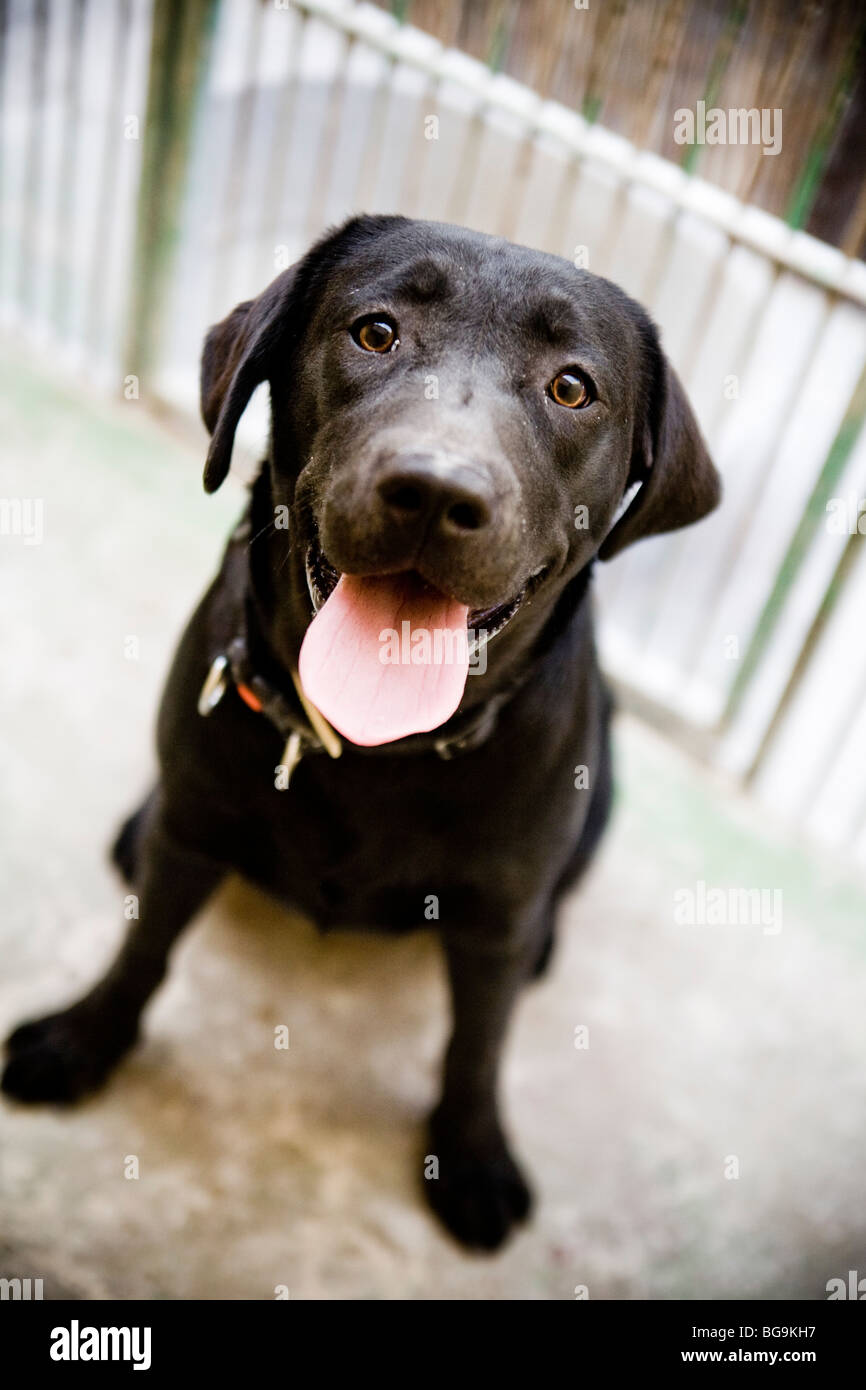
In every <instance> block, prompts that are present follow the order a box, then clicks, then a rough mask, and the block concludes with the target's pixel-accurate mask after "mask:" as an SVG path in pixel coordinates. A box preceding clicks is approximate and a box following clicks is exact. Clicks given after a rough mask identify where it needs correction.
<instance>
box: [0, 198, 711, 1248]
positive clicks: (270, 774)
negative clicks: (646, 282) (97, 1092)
mask: <svg viewBox="0 0 866 1390" xmlns="http://www.w3.org/2000/svg"><path fill="white" fill-rule="evenodd" d="M263 381H268V382H269V383H270V391H271V402H272V415H273V425H272V433H271V446H270V451H269V457H268V459H267V461H266V465H265V466H264V467H263V469H262V473H261V476H260V477H259V478H258V480H257V481H256V483H255V485H254V487H253V489H252V495H251V502H250V507H249V511H248V513H247V516H246V517H245V519H244V520H243V522H242V523H241V525H240V527H239V528H238V531H237V532H236V533H235V535H234V536H233V538H232V541H231V542H230V544H229V547H228V550H227V552H226V556H225V559H224V562H223V565H222V568H221V570H220V572H219V574H218V575H217V578H216V580H215V581H214V583H213V584H212V585H211V588H210V589H209V590H208V592H207V594H206V595H205V598H204V599H203V601H202V603H201V604H200V606H199V608H198V610H197V611H196V613H195V615H194V617H193V619H192V621H191V623H190V625H189V627H188V628H187V631H186V634H185V636H184V637H183V640H182V642H181V644H180V648H179V650H178V653H177V656H176V658H175V662H174V665H173V668H172V671H171V674H170V676H169V679H168V684H167V688H166V691H165V695H164V698H163V701H162V707H161V711H160V715H159V725H158V744H159V754H160V762H161V767H162V774H161V779H160V781H159V783H158V785H157V787H156V788H155V790H154V791H153V792H152V793H151V795H150V796H149V798H148V799H147V801H146V802H145V804H144V805H143V806H142V807H141V809H140V810H139V811H137V812H136V814H135V815H134V816H132V817H131V819H130V820H129V821H128V822H127V823H126V825H125V826H124V828H123V830H122V831H121V834H120V837H119V839H118V842H117V844H116V846H115V851H114V853H115V859H116V861H117V863H118V864H119V865H120V867H121V869H122V870H123V872H124V873H125V875H126V876H127V878H128V879H129V880H130V881H131V882H132V883H133V885H134V887H135V890H136V893H137V894H138V896H139V899H140V916H139V919H138V921H136V922H135V923H134V924H133V925H132V929H131V931H130V933H129V936H128V938H127V940H126V943H125V945H124V946H123V949H122V950H121V952H120V955H119V957H118V958H117V960H116V962H115V964H114V965H113V967H112V969H111V970H110V971H109V973H108V975H107V976H106V977H105V978H104V979H103V980H102V981H101V982H100V983H99V984H97V985H96V986H95V988H94V989H93V990H92V991H91V992H90V993H89V994H88V995H87V996H86V997H85V998H83V999H82V1000H80V1001H79V1002H78V1003H76V1004H75V1005H73V1006H72V1007H71V1008H69V1009H67V1010H66V1011H65V1012H63V1013H59V1014H53V1015H51V1016H50V1017H48V1018H45V1019H42V1020H40V1021H39V1022H36V1023H31V1024H26V1025H24V1026H22V1027H21V1028H19V1029H18V1030H17V1031H16V1032H15V1033H13V1035H12V1037H11V1038H10V1040H9V1050H10V1054H11V1056H10V1060H9V1062H8V1064H7V1067H6V1071H5V1075H4V1079H3V1086H4V1089H5V1090H6V1091H7V1092H8V1093H9V1094H10V1095H13V1096H16V1097H18V1098H20V1099H23V1100H31V1101H67V1100H72V1099H74V1098H75V1097H77V1096H79V1095H80V1094H82V1093H83V1092H85V1091H87V1090H90V1089H91V1088H93V1087H95V1086H97V1085H98V1084H99V1083H100V1082H102V1081H103V1079H104V1078H105V1076H106V1075H107V1073H108V1072H109V1070H110V1069H111V1067H113V1065H114V1064H115V1063H116V1062H117V1060H118V1058H119V1057H120V1056H121V1055H122V1054H123V1053H124V1052H125V1051H126V1050H127V1049H128V1048H129V1047H130V1046H131V1044H132V1043H133V1041H134V1039H135V1037H136V1033H137V1029H138V1023H139V1015H140V1013H141V1011H142V1009H143V1007H144V1005H145V1004H146V1002H147V1000H148V999H149V998H150V996H151V994H152V993H153V991H154V990H155V988H156V986H157V985H158V984H159V982H160V981H161V980H162V978H163V976H164V974H165V971H166V964H167V957H168V954H169V950H170V948H171V946H172V944H173V943H174V941H175V940H176V939H177V937H178V935H179V933H180V932H181V931H182V929H183V928H184V927H185V926H186V924H187V923H188V922H189V920H190V918H191V917H192V916H193V915H194V914H195V913H196V911H197V910H198V909H199V908H200V907H201V905H202V904H203V903H204V901H205V899H206V898H207V897H208V895H209V894H210V893H211V892H212V891H213V889H214V888H215V887H216V885H217V884H218V883H219V881H220V879H221V878H222V877H223V876H224V874H225V873H226V872H227V871H228V870H239V871H240V872H241V873H242V874H244V875H246V876H247V877H248V878H249V879H251V880H253V881H254V882H255V883H258V884H260V885H262V886H264V887H265V888H266V889H268V890H270V891H271V892H273V893H276V894H277V895H279V896H280V897H281V898H282V899H285V900H286V901H289V902H291V903H292V904H293V905H294V906H296V907H300V908H301V909H302V910H303V911H304V912H306V913H308V914H309V916H310V917H311V918H313V919H314V920H315V921H316V922H318V923H319V924H320V925H321V926H323V927H327V926H328V925H333V924H341V925H351V924H365V925H374V926H377V927H380V928H385V929H389V930H405V929H412V928H415V927H418V926H423V925H424V924H425V920H427V919H430V918H434V919H436V921H437V925H438V927H439V929H440V931H441V935H442V940H443V942H444V949H445V954H446V957H447V964H448V971H449V977H450V983H451V989H452V993H453V1005H454V1028H453V1035H452V1038H451V1042H450V1045H449V1047H448V1052H447V1057H446V1060H445V1075H444V1086H443V1092H442V1098H441V1101H440V1102H439V1104H438V1106H437V1108H436V1110H435V1112H434V1114H433V1116H432V1120H431V1135H430V1139H429V1146H430V1151H431V1153H434V1154H435V1155H437V1157H438V1160H439V1175H438V1178H433V1179H431V1180H429V1181H428V1182H426V1184H425V1189H426V1191H427V1194H428V1197H429V1199H430V1201H431V1203H432V1205H433V1207H434V1208H435V1210H436V1211H437V1212H438V1213H439V1216H440V1217H441V1219H442V1220H443V1221H444V1223H445V1225H446V1226H447V1227H448V1228H449V1230H451V1231H452V1232H453V1234H454V1235H455V1236H457V1237H458V1238H459V1239H460V1240H461V1241H464V1242H465V1243H467V1244H469V1245H476V1246H482V1247H487V1248H493V1247H495V1246H497V1245H498V1244H499V1243H500V1242H501V1241H502V1240H503V1238H504V1237H505V1235H506V1234H507V1232H508V1231H509V1229H510V1228H511V1226H512V1225H513V1224H514V1223H515V1222H516V1221H518V1220H520V1219H521V1218H522V1217H524V1216H525V1215H526V1213H527V1211H528V1208H529V1204H530V1195H529V1191H528V1188H527V1186H526V1183H525V1181H524V1179H523V1177H522V1175H521V1173H520V1171H519V1169H518V1167H517V1165H516V1163H515V1162H514V1160H513V1159H512V1157H511V1154H510V1152H509V1149H508V1146H507V1144H506V1141H505V1138H504V1136H503V1133H502V1128H501V1125H500V1121H499V1117H498V1113H497V1099H496V1089H497V1062H498V1058H499V1053H500V1048H501V1044H502V1040H503V1036H504V1033H505V1030H506V1026H507V1024H508V1019H509V1015H510V1014H511V1010H512V1007H513V1005H514V1001H515V999H516V997H517V995H518V992H519V991H520V988H521V986H522V985H523V984H524V983H525V982H526V981H527V980H528V979H529V978H531V977H532V976H533V975H536V974H538V973H539V972H540V970H541V969H542V968H543V966H544V964H545V963H546V960H547V957H548V955H549V952H550V949H551V944H552V934H553V924H554V914H555V910H556V906H557V903H558V901H559V899H560V898H561V897H562V895H563V893H564V892H565V891H566V890H567V889H568V888H569V887H570V886H571V885H572V884H573V883H574V882H575V881H576V879H577V878H578V876H579V875H580V873H581V871H582V870H583V869H584V867H585V866H586V864H587V862H588V860H589V858H590V856H591V854H592V852H593V850H594V848H595V846H596V843H597V841H598V839H599V836H600V834H601V832H602V830H603V828H604V824H605V821H606V818H607V815H608V807H609V802H610V795H611V777H610V760H609V748H608V722H609V712H610V701H609V698H608V695H607V693H606V689H605V686H604V683H603V681H602V678H601V676H600V674H599V670H598V665H597V662H596V655H595V647H594V642H593V628H592V615H591V605H590V596H589V593H588V587H589V576H590V570H591V568H592V564H593V561H594V560H595V558H596V557H597V556H600V557H601V558H602V559H608V558H609V557H610V556H612V555H615V554H616V553H617V552H618V551H620V550H621V549H622V548H623V547H624V546H626V545H628V544H629V543H630V542H632V541H634V540H637V539H638V538H640V537H642V536H646V535H648V534H651V533H653V532H659V531H668V530H671V529H673V528H675V527H680V526H685V525H688V524H689V523H690V522H693V521H697V520H698V519H699V518H700V517H702V516H704V515H705V514H706V513H707V512H709V511H710V510H711V509H712V508H713V507H714V506H715V505H716V503H717V501H718V498H719V481H718V477H717V474H716V472H715V469H714V468H713V465H712V463H711V462H710V459H709V457H708V455H707V452H706V449H705V447H704V444H703V442H702V440H701V438H700V435H699V432H698V428H697V426H696V423H695V420H694V418H693V416H692V413H691V411H690V409H689V406H688V404H687V402H686V400H685V397H684V395H683V391H682V388H681V386H680V384H679V382H678V381H677V378H676V377H675V375H674V374H673V372H672V370H671V368H670V366H669V365H668V363H667V362H666V360H665V358H664V356H663V354H662V352H661V350H660V347H659V343H658V337H657V334H656V331H655V329H654V327H653V325H652V323H651V322H650V320H649V319H648V318H647V316H646V314H645V313H644V312H643V310H642V309H640V308H639V307H638V306H637V305H636V304H635V303H633V302H632V301H631V300H630V299H629V298H628V297H627V296H626V295H625V294H624V293H623V292H622V291H621V290H619V289H618V288H617V287H616V286H615V285H612V284H610V283H609V282H608V281H605V280H602V279H599V278H597V277H595V276H593V275H590V274H588V273H586V272H585V271H581V270H576V269H575V268H574V267H573V266H571V265H570V264H569V263H568V262H566V261H564V260H560V259H559V258H557V257H555V256H550V255H545V254H542V253H540V252H536V251H530V250H527V249H525V248H523V247H517V246H512V245H510V244H509V243H507V242H504V241H501V240H497V239H494V238H492V237H488V236H483V235H480V234H477V233H474V232H469V231H465V230H463V229H461V228H457V227H450V226H445V225H440V224H434V223H424V222H415V221H410V220H407V219H406V218H402V217H361V218H357V219H355V220H353V221H351V222H349V223H348V224H347V225H346V226H345V227H343V228H342V229H341V230H340V231H337V232H335V233H333V234H331V235H328V236H326V237H325V238H324V239H323V240H322V241H320V242H319V244H318V245H317V246H315V247H314V248H313V250H312V251H310V252H309V254H308V255H307V256H306V257H305V258H304V259H303V260H302V261H301V262H300V263H299V264H298V265H297V266H296V267H295V268H293V269H291V270H288V271H286V272H285V273H284V274H282V275H280V276H279V277H278V278H277V279H276V280H275V281H274V282H273V283H272V284H271V285H270V286H269V287H268V289H266V290H265V291H264V293H263V294H262V295H260V296H259V298H258V299H256V300H253V301H252V302H250V303H245V304H240V305H239V306H238V307H237V308H236V309H235V310H234V311H233V313H231V314H229V316H228V318H226V319H224V320H223V322H222V323H220V324H218V325H217V326H216V327H215V328H213V329H211V331H210V333H209V334H208V337H207V341H206V343H205V349H204V356H203V363H202V412H203V415H204V419H205V422H206V424H207V426H208V428H209V429H210V431H211V432H212V435H213V438H212V440H211V445H210V450H209V452H208V457H207V464H206V467H205V474H204V482H205V487H206V489H207V490H208V491H209V492H212V491H214V489H215V488H218V487H219V486H220V484H221V483H222V481H223V479H224V478H225V476H226V474H227V472H228V469H229V462H230V457H231V452H232V443H233V438H234V433H235V428H236V426H237V424H238V421H239V419H240V417H241V415H242V413H243V411H244V408H245V406H246V404H247V402H248V401H249V399H250V396H251V395H252V392H253V390H254V389H255V387H256V386H257V385H258V384H259V383H260V382H263ZM314 613H315V614H316V616H315V618H314V616H313V615H314ZM311 619H312V622H311ZM419 634H420V638H421V639H429V640H428V647H427V650H426V651H421V647H422V646H423V640H421V641H420V642H419V645H418V648H417V650H416V645H415V643H416V639H418V638H419ZM439 639H442V641H441V642H440V646H439V648H438V649H437V646H436V643H437V641H438V640H439ZM302 646H303V651H301V648H302ZM299 653H300V657H299ZM473 662H474V665H473V664H472V663H473ZM299 665H300V676H299V675H298V669H299ZM485 668H486V669H485ZM469 670H471V671H472V675H471V678H470V679H467V672H468V671H469ZM322 712H324V714H325V715H327V720H326V719H324V718H323V717H322ZM335 730H336V732H335ZM340 734H342V735H343V738H342V739H341V738H340V737H339V735H340ZM281 750H283V751H281ZM337 754H340V756H339V757H337V756H336V755H337ZM577 765H582V766H583V767H585V769H586V774H585V777H578V778H575V767H576V766H577ZM275 768H276V772H275ZM289 779H290V782H289ZM576 782H577V783H578V785H577V787H576V785H575V784H576ZM583 782H585V783H586V785H585V786H584V785H582V783H583ZM287 783H288V785H287Z"/></svg>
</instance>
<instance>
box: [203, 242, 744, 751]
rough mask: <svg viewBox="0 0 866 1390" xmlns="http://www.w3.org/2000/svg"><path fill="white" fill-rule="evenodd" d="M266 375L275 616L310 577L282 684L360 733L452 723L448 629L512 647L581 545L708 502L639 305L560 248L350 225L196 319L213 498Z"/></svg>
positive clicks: (682, 412)
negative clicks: (280, 565) (299, 634)
mask: <svg viewBox="0 0 866 1390" xmlns="http://www.w3.org/2000/svg"><path fill="white" fill-rule="evenodd" d="M263 381H268V382H269V383H270V390H271V406H272V421H273V423H272V447H271V451H270V459H269V462H268V465H267V468H268V473H267V487H268V489H269V494H268V495H269V505H270V506H272V507H273V508H275V509H276V508H278V507H283V508H286V509H287V513H286V514H287V515H289V516H290V518H291V525H290V528H289V533H288V543H289V545H290V547H291V552H292V555H293V556H294V558H295V563H294V564H287V565H286V566H285V575H286V578H285V583H286V585H287V586H291V585H292V584H294V585H295V589H294V591H293V594H291V595H290V594H289V592H288V588H287V592H286V594H285V595H283V596H282V597H283V598H284V600H285V605H286V612H287V614H288V612H289V611H290V610H292V611H294V610H293V609H292V605H293V604H294V605H295V606H296V605H297V599H298V593H297V589H298V586H299V583H302V582H304V580H305V581H306V587H307V588H308V591H309V597H308V598H307V599H306V603H307V609H306V617H305V621H306V622H307V623H309V620H310V618H311V617H312V615H313V612H314V611H315V612H316V613H317V617H316V620H315V622H313V623H312V625H311V626H310V628H309V632H308V634H307V637H306V638H305V640H304V645H303V648H302V653H301V677H302V680H303V681H304V684H305V687H306V688H307V691H308V693H309V694H310V697H311V698H312V699H313V701H314V702H315V703H317V704H318V705H319V706H320V707H321V708H322V709H323V711H324V712H325V713H326V714H327V715H328V716H329V717H330V718H331V720H332V722H333V723H334V724H336V726H337V727H338V728H339V729H341V731H342V732H343V733H345V734H346V736H347V737H349V738H351V739H353V740H354V741H355V742H356V743H360V744H364V743H367V744H374V743H385V742H390V741H392V740H393V739H395V738H398V737H402V736H404V735H406V734H409V733H413V732H419V731H421V730H428V729H430V728H433V727H437V726H438V725H439V724H441V723H443V722H444V720H445V719H447V718H448V717H449V716H450V714H452V713H453V711H454V709H455V708H456V707H457V705H458V703H459V701H460V699H461V696H462V693H463V684H464V681H465V677H466V661H467V660H468V656H467V653H468V651H469V649H470V639H469V637H468V636H467V629H468V630H469V633H470V634H471V641H472V642H474V643H475V644H477V643H479V642H482V643H483V642H488V641H489V640H490V639H491V638H492V637H496V640H497V646H498V648H499V649H500V650H505V649H506V648H509V647H510V648H511V649H512V650H514V649H516V647H518V646H520V645H521V642H522V644H523V646H524V648H525V646H526V642H527V639H528V637H529V636H530V635H531V634H532V633H533V632H537V630H538V628H539V624H540V623H542V622H543V620H544V618H545V617H546V615H549V614H550V613H551V612H552V609H553V606H554V604H555V602H556V599H557V598H558V596H559V595H560V594H561V593H562V591H563V590H564V588H565V586H566V585H567V584H568V583H569V581H570V580H571V579H573V578H574V577H575V576H576V575H577V574H578V573H579V572H580V571H581V570H583V569H584V568H585V567H586V566H587V565H588V564H589V563H590V562H591V561H592V560H593V558H594V557H596V556H600V558H601V559H603V560H607V559H609V558H610V557H611V556H613V555H615V554H617V553H618V552H619V551H620V550H622V549H623V547H624V546H626V545H629V544H630V543H631V542H632V541H635V540H638V539H640V538H641V537H643V536H648V535H652V534H654V533H657V532H661V531H670V530H673V529H675V528H677V527H681V526H686V525H688V524H690V523H691V522H693V521H697V520H699V519H700V518H701V517H702V516H704V515H705V514H706V513H707V512H709V511H711V510H712V508H713V507H715V505H716V503H717V501H718V499H719V479H718V475H717V473H716V471H715V469H714V467H713V465H712V463H711V461H710V459H709V456H708V454H707V451H706V448H705V446H704V443H703V441H702V439H701V436H700V433H699V430H698V427H697V424H696V422H695V419H694V416H693V414H692V412H691V409H690V407H689V405H688V402H687V401H686V398H685V395H684V393H683V389H682V387H681V385H680V383H679V381H678V380H677V377H676V376H675V374H674V372H673V370H672V369H671V367H670V365H669V364H668V362H667V360H666V358H665V357H664V354H663V352H662V350H661V348H660V346H659V341H658V335H657V333H656V330H655V328H654V327H653V325H652V323H651V321H650V320H649V318H648V317H647V315H646V314H645V313H644V311H643V310H642V309H641V308H640V307H639V306H638V305H637V304H635V303H634V302H633V301H632V300H631V299H629V298H628V296H627V295H625V294H624V293H623V292H622V291H621V290H619V289H618V288H617V287H616V286H615V285H613V284H611V283H610V282H609V281H606V280H603V279H600V278H599V277H597V276H594V275H590V274H589V273H588V272H586V271H583V270H578V269H575V267H574V266H572V265H570V264H569V263H568V262H567V261H565V260H561V259H560V258H559V257H556V256H551V255H547V254H545V253H542V252H538V251H531V250H528V249H527V248H525V247H520V246H513V245H511V244H510V243H508V242H505V241H502V240H498V239H496V238H493V237H489V236H485V235H482V234H480V233H476V232H470V231H466V230H465V229H462V228H459V227H451V226H447V225H444V224H438V223H427V222H416V221H411V220H409V219H406V218H402V217H363V218H357V219H355V220H353V221H352V222H350V223H348V224H347V225H346V226H345V227H343V228H342V229H341V230H339V231H338V232H336V233H333V234H331V235H329V236H328V237H326V238H325V239H324V240H323V241H321V242H320V243H319V244H318V245H317V246H315V247H314V248H313V250H312V251H311V252H310V253H309V254H308V255H307V256H306V257H305V258H304V259H303V260H302V261H301V262H300V263H299V264H298V265H297V266H295V267H294V268H292V269H291V270H287V271H285V272H284V273H283V274H282V275H280V276H279V277H278V278H277V279H276V280H275V281H274V282H273V283H272V284H271V285H270V286H269V287H268V288H267V289H266V290H265V291H264V293H263V294H261V295H260V296H259V298H258V299H256V300H252V301H250V302H248V303H245V304H241V305H239V306H238V307H237V308H236V309H235V310H234V311H233V312H232V313H231V314H230V315H229V316H228V317H227V318H226V319H224V320H223V321H222V323H220V324H217V325H216V327H214V328H213V329H211V331H210V333H209V334H208V337H207V340H206V343H205V349H204V356H203V362H202V414H203V416H204V419H205V423H206V424H207V426H208V428H209V429H210V431H211V433H212V440H211V445H210V450H209V452H208V457H207V464H206V467H205V475H204V481H205V487H206V488H207V490H208V491H213V490H214V489H215V488H217V487H219V485H220V484H221V483H222V481H223V479H224V478H225V476H226V474H227V472H228V469H229V464H230V460H231V452H232V444H233V440H234V433H235V429H236V427H237V424H238V421H239V420H240V417H241V415H242V413H243V411H244V409H245V407H246V405H247V403H248V401H249V399H250V396H251V395H252V392H253V391H254V389H255V388H256V386H258V385H259V383H261V382H263ZM283 539H285V533H283ZM280 600H281V595H280V594H279V593H278V592H277V593H276V594H275V602H276V604H277V605H279V603H280ZM287 621H288V620H287ZM407 622H408V623H409V624H410V626H409V628H408V629H407V628H405V627H404V624H405V623H407ZM416 633H422V634H423V633H427V635H428V641H427V644H426V647H425V643H424V640H423V638H421V639H419V638H417V637H416ZM437 633H438V634H440V639H439V640H438V642H437V638H436V634H437ZM500 633H501V634H502V636H501V637H500V635H499V634H500ZM506 633H508V634H510V636H506ZM391 634H395V635H396V646H395V645H394V641H395V638H394V637H393V636H392V635H391ZM407 637H408V638H409V641H408V643H407V641H406V640H405V639H406V638H407ZM422 648H424V651H423V652H422ZM493 650H494V651H495V650H496V648H494V649H493ZM437 652H438V656H437ZM389 666H396V667H398V668H402V670H401V669H398V670H396V671H395V670H389V669H388V668H389ZM446 668H448V669H446Z"/></svg>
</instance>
